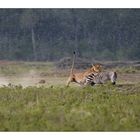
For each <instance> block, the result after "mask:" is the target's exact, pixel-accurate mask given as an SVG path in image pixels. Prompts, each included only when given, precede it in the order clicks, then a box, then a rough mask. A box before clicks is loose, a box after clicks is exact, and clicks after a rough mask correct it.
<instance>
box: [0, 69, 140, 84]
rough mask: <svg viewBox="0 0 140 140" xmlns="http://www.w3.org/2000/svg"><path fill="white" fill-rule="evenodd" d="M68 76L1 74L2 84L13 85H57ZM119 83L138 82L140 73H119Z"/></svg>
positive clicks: (31, 72) (0, 81)
mask: <svg viewBox="0 0 140 140" xmlns="http://www.w3.org/2000/svg"><path fill="white" fill-rule="evenodd" d="M67 78H68V77H60V76H59V75H50V76H39V75H38V73H36V72H35V71H30V72H29V73H25V74H23V75H17V76H0V86H4V85H5V86H7V85H9V84H12V85H22V86H23V87H27V86H42V85H44V86H52V85H54V86H56V85H65V83H66V81H67ZM41 80H45V82H44V83H40V81H41ZM117 83H118V84H125V83H126V84H136V83H140V73H130V74H129V73H127V74H118V79H117Z"/></svg>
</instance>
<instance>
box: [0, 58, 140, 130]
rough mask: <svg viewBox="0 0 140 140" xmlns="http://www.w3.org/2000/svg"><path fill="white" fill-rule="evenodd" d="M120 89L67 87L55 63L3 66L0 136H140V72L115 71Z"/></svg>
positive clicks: (65, 75)
mask: <svg viewBox="0 0 140 140" xmlns="http://www.w3.org/2000/svg"><path fill="white" fill-rule="evenodd" d="M110 69H113V70H116V72H117V74H118V80H117V84H116V85H115V86H113V85H110V84H109V83H108V84H105V85H97V86H94V87H85V88H82V87H80V86H78V85H76V84H74V83H72V84H71V85H70V87H66V86H65V82H66V80H67V78H68V75H69V69H59V68H57V67H56V66H55V63H51V62H10V61H1V62H0V131H140V69H139V68H138V69H136V68H134V67H133V66H126V67H125V66H124V67H113V68H110Z"/></svg>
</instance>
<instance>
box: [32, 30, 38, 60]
mask: <svg viewBox="0 0 140 140" xmlns="http://www.w3.org/2000/svg"><path fill="white" fill-rule="evenodd" d="M31 34H32V45H33V57H34V61H37V51H36V42H35V33H34V29H33V27H32V29H31Z"/></svg>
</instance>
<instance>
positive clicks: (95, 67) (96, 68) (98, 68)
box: [90, 64, 102, 72]
mask: <svg viewBox="0 0 140 140" xmlns="http://www.w3.org/2000/svg"><path fill="white" fill-rule="evenodd" d="M90 70H91V71H93V72H101V71H102V65H101V64H94V65H93V64H92V67H91V68H90Z"/></svg>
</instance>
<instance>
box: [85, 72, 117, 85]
mask: <svg viewBox="0 0 140 140" xmlns="http://www.w3.org/2000/svg"><path fill="white" fill-rule="evenodd" d="M116 80H117V73H116V72H114V71H109V72H100V73H90V74H89V75H87V76H86V77H85V81H84V85H91V86H93V85H95V84H104V83H106V82H107V81H111V83H112V84H113V85H115V84H116Z"/></svg>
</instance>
